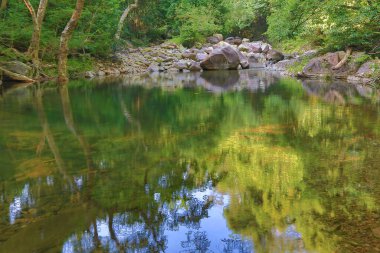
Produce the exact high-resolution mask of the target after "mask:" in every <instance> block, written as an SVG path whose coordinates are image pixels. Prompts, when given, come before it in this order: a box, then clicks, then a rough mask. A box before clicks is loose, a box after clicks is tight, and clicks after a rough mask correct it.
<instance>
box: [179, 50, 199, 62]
mask: <svg viewBox="0 0 380 253" xmlns="http://www.w3.org/2000/svg"><path fill="white" fill-rule="evenodd" d="M182 58H183V59H191V60H194V61H195V60H196V59H197V53H195V52H194V51H191V50H186V51H185V52H183V53H182Z"/></svg>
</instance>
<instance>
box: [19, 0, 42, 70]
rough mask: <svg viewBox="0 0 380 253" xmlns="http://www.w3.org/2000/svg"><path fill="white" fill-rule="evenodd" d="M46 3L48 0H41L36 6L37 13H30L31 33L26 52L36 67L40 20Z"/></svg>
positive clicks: (27, 0) (25, 0)
mask: <svg viewBox="0 0 380 253" xmlns="http://www.w3.org/2000/svg"><path fill="white" fill-rule="evenodd" d="M24 2H29V0H24ZM47 4H48V0H41V1H40V5H39V6H38V10H37V14H36V13H34V14H32V17H33V35H32V39H31V41H30V46H29V49H28V54H29V55H30V57H32V60H33V63H34V64H35V65H36V67H38V65H39V51H40V38H41V30H42V21H43V19H44V17H45V13H46V7H47ZM30 6H31V5H30Z"/></svg>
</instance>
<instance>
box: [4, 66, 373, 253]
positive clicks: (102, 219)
mask: <svg viewBox="0 0 380 253" xmlns="http://www.w3.org/2000/svg"><path fill="white" fill-rule="evenodd" d="M379 150H380V94H379V92H378V91H376V90H373V89H371V88H369V87H366V86H360V85H352V84H348V83H345V82H341V81H316V80H305V81H300V80H295V79H291V78H284V77H281V76H278V75H277V74H276V73H271V72H265V71H255V70H242V71H224V72H202V73H176V74H174V73H173V74H171V73H167V74H158V73H153V74H151V75H145V76H139V77H137V76H135V77H119V78H116V79H110V78H107V79H93V80H76V81H72V82H70V83H69V84H68V85H67V86H60V87H58V88H57V87H56V85H55V84H54V83H47V84H39V85H33V86H28V87H21V88H20V87H18V88H13V89H12V88H10V89H4V88H3V91H2V95H1V96H0V168H1V169H0V252H14V253H18V252H63V253H69V252H345V253H346V252H356V253H357V252H380V214H379V208H380V156H379Z"/></svg>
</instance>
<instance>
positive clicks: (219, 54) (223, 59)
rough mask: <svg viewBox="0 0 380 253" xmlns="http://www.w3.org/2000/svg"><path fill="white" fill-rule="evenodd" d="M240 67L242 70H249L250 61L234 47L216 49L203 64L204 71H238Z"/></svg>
mask: <svg viewBox="0 0 380 253" xmlns="http://www.w3.org/2000/svg"><path fill="white" fill-rule="evenodd" d="M239 65H240V66H241V67H242V68H248V67H249V62H248V59H247V57H245V56H244V55H243V54H242V53H241V52H240V51H239V50H237V49H235V48H234V47H232V46H224V47H220V48H216V49H214V50H213V52H212V53H211V54H210V55H209V56H208V57H207V58H206V59H205V60H203V61H202V62H201V67H202V69H204V70H219V69H238V67H239Z"/></svg>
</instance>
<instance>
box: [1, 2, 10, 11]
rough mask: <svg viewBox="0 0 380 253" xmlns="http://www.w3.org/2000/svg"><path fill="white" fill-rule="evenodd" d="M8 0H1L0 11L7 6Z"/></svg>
mask: <svg viewBox="0 0 380 253" xmlns="http://www.w3.org/2000/svg"><path fill="white" fill-rule="evenodd" d="M7 4H8V0H2V1H1V5H0V11H3V10H5V9H6V8H7Z"/></svg>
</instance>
